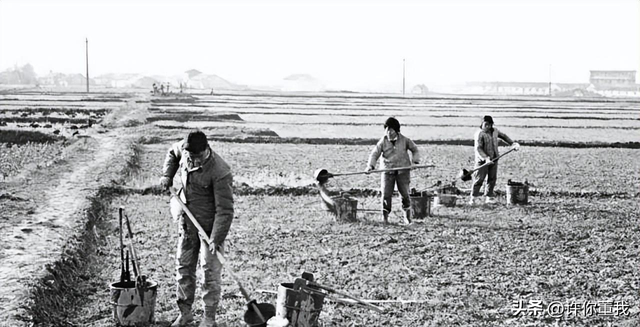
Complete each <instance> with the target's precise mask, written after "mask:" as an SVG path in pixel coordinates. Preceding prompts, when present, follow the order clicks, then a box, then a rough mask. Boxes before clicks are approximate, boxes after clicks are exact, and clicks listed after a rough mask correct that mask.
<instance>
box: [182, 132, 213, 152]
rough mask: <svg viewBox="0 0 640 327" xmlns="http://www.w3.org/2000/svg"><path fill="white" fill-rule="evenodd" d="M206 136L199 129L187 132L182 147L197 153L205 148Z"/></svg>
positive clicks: (206, 143)
mask: <svg viewBox="0 0 640 327" xmlns="http://www.w3.org/2000/svg"><path fill="white" fill-rule="evenodd" d="M208 144H209V143H208V142H207V136H206V135H204V133H202V132H201V131H193V132H189V135H187V138H186V139H185V140H184V144H183V145H182V149H184V150H187V151H189V152H193V153H199V152H202V151H204V150H205V149H206V148H207V145H208Z"/></svg>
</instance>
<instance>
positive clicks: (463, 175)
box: [458, 148, 517, 182]
mask: <svg viewBox="0 0 640 327" xmlns="http://www.w3.org/2000/svg"><path fill="white" fill-rule="evenodd" d="M512 151H517V149H516V148H512V149H510V150H509V151H507V152H505V153H503V154H501V155H499V156H498V157H497V158H495V159H493V160H491V161H487V162H486V163H484V164H482V165H481V166H479V167H477V168H473V169H472V170H466V169H464V168H463V169H462V170H460V172H459V173H458V178H460V179H461V180H462V181H464V182H466V181H470V180H471V174H473V173H474V172H475V171H478V170H480V169H482V168H484V167H486V166H489V165H491V164H493V163H494V162H496V161H498V159H500V158H502V157H504V156H506V155H507V154H509V153H510V152H512Z"/></svg>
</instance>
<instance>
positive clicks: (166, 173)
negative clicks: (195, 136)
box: [162, 143, 182, 179]
mask: <svg viewBox="0 0 640 327" xmlns="http://www.w3.org/2000/svg"><path fill="white" fill-rule="evenodd" d="M181 157H182V151H181V150H180V144H179V143H175V144H173V145H171V147H170V148H169V151H168V152H167V155H166V156H165V158H164V165H163V166H162V177H169V178H171V179H173V176H174V175H175V174H176V171H178V167H179V166H180V158H181Z"/></svg>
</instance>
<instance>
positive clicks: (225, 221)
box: [160, 131, 233, 327]
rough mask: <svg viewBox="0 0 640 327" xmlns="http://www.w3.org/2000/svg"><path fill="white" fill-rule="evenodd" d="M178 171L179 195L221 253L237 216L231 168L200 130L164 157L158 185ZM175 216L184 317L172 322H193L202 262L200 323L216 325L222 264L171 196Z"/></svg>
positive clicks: (179, 293) (179, 295) (180, 303)
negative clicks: (234, 216)
mask: <svg viewBox="0 0 640 327" xmlns="http://www.w3.org/2000/svg"><path fill="white" fill-rule="evenodd" d="M176 173H178V174H179V176H180V180H181V184H180V185H179V190H178V194H179V196H180V198H181V199H182V201H183V202H184V203H186V205H187V208H189V210H190V211H191V212H192V213H193V215H194V216H195V218H196V220H197V221H198V222H199V223H200V225H201V226H202V228H203V229H204V230H205V232H206V233H207V234H208V235H212V236H213V237H212V238H213V243H214V244H215V247H216V249H217V250H218V251H221V252H223V251H224V249H223V242H224V240H225V238H226V237H227V233H228V232H229V229H230V227H231V222H232V220H233V188H232V181H233V177H232V175H231V168H230V167H229V165H228V164H227V163H226V162H225V161H224V160H223V159H222V158H221V157H220V156H219V155H218V154H217V153H215V152H214V151H213V150H212V149H211V147H210V146H209V144H208V142H207V137H206V136H205V134H204V133H202V132H201V131H193V132H190V133H189V135H188V136H187V137H186V138H185V139H184V140H182V141H180V142H177V143H174V144H173V145H172V146H171V147H170V148H169V151H168V153H167V155H166V158H165V160H164V166H163V175H162V177H161V178H160V184H161V186H162V187H163V188H164V189H168V188H169V187H171V186H172V184H173V178H174V176H175V174H176ZM170 206H171V214H172V216H173V217H174V219H176V220H178V221H179V225H180V237H179V239H178V248H177V253H176V257H177V260H176V262H177V266H176V269H177V287H176V296H177V303H178V308H179V309H180V315H179V316H178V318H177V319H176V320H175V321H174V323H173V325H172V326H186V325H188V324H189V323H191V322H192V321H193V314H192V312H191V309H192V308H191V307H192V305H193V302H194V300H195V291H196V269H197V266H198V260H199V261H200V265H201V267H202V270H203V274H204V284H203V285H202V301H203V302H204V317H203V320H202V321H201V323H200V326H201V327H205V326H206V327H209V326H216V310H217V307H218V303H219V302H220V295H221V283H222V279H221V272H222V265H221V263H220V261H219V260H218V259H217V257H216V256H215V255H214V254H213V253H212V249H210V247H209V244H208V243H207V242H206V241H204V240H201V239H200V237H199V236H198V230H197V229H196V227H195V225H194V224H193V223H192V222H191V220H190V219H189V217H187V216H186V214H185V213H184V212H183V211H182V208H181V207H180V204H179V203H178V202H177V199H175V198H172V199H171V205H170Z"/></svg>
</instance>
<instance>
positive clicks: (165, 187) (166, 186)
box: [160, 176, 173, 191]
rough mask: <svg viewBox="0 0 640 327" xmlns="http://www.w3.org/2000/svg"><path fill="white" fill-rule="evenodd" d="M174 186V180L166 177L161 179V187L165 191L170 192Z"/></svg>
mask: <svg viewBox="0 0 640 327" xmlns="http://www.w3.org/2000/svg"><path fill="white" fill-rule="evenodd" d="M172 185H173V178H169V177H166V176H163V177H160V186H161V187H162V189H163V190H165V191H166V190H168V189H169V188H170V187H171V186H172Z"/></svg>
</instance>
